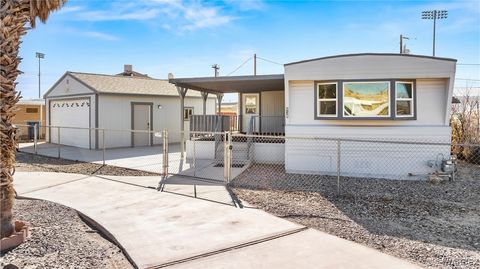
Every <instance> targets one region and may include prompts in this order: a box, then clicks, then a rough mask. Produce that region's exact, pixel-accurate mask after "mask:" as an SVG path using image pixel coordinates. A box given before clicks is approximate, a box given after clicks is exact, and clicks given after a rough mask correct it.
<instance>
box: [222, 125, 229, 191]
mask: <svg viewBox="0 0 480 269" xmlns="http://www.w3.org/2000/svg"><path fill="white" fill-rule="evenodd" d="M227 136H228V132H224V133H223V179H224V180H225V182H228V168H227V167H228V164H227V162H228V156H227V151H228V150H227V148H228V140H227V139H228V138H227Z"/></svg>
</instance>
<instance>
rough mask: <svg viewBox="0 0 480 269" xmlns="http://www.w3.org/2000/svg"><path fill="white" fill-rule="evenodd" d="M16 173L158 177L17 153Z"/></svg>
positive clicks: (129, 170) (137, 171) (111, 167)
mask: <svg viewBox="0 0 480 269" xmlns="http://www.w3.org/2000/svg"><path fill="white" fill-rule="evenodd" d="M16 156H17V157H16V159H17V164H16V167H15V168H16V171H24V172H28V171H41V172H63V173H78V174H85V175H105V176H158V174H156V173H151V172H145V171H139V170H133V169H128V168H123V167H117V166H111V165H101V164H96V163H87V162H80V161H71V160H66V159H58V158H53V157H47V156H42V155H35V154H31V153H25V152H17V155H16Z"/></svg>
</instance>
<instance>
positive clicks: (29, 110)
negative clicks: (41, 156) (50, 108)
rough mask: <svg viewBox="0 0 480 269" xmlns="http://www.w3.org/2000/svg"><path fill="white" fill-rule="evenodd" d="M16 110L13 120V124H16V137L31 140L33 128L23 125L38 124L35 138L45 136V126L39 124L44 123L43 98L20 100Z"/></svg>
mask: <svg viewBox="0 0 480 269" xmlns="http://www.w3.org/2000/svg"><path fill="white" fill-rule="evenodd" d="M17 108H18V110H17V111H16V115H15V120H14V121H13V124H15V125H17V127H18V129H19V131H18V138H19V139H20V140H33V139H34V128H33V127H30V128H29V127H26V126H25V125H30V126H35V124H37V125H38V126H39V128H38V133H37V136H38V137H37V138H40V139H43V138H44V137H45V128H41V127H40V126H43V125H45V116H46V111H45V100H43V99H31V100H22V99H20V101H19V102H18V103H17Z"/></svg>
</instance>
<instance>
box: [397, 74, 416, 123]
mask: <svg viewBox="0 0 480 269" xmlns="http://www.w3.org/2000/svg"><path fill="white" fill-rule="evenodd" d="M395 111H396V116H397V117H412V116H413V83H412V82H402V81H397V82H396V83H395Z"/></svg>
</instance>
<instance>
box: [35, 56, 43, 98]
mask: <svg viewBox="0 0 480 269" xmlns="http://www.w3.org/2000/svg"><path fill="white" fill-rule="evenodd" d="M35 57H37V58H38V99H40V59H43V58H45V54H44V53H41V52H37V53H35Z"/></svg>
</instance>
